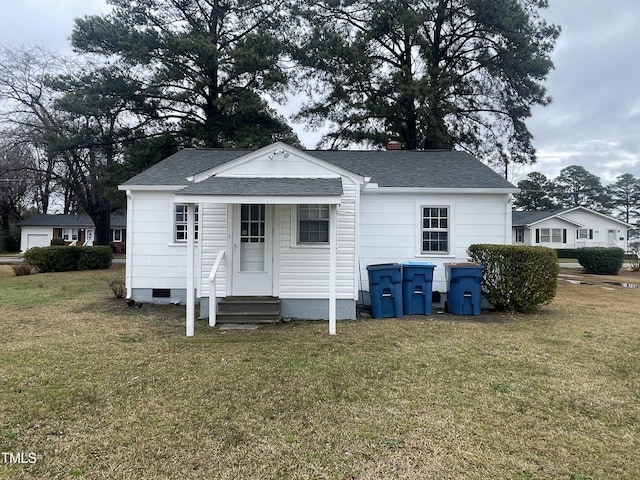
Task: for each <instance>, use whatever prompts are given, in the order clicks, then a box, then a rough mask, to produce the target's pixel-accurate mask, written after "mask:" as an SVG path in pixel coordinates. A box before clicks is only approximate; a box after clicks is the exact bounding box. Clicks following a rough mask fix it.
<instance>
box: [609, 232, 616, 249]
mask: <svg viewBox="0 0 640 480" xmlns="http://www.w3.org/2000/svg"><path fill="white" fill-rule="evenodd" d="M616 245H617V243H616V231H615V230H607V247H615V246H616Z"/></svg>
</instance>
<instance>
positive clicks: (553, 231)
mask: <svg viewBox="0 0 640 480" xmlns="http://www.w3.org/2000/svg"><path fill="white" fill-rule="evenodd" d="M560 242H562V229H561V228H541V229H540V243H560Z"/></svg>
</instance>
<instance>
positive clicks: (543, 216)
mask: <svg viewBox="0 0 640 480" xmlns="http://www.w3.org/2000/svg"><path fill="white" fill-rule="evenodd" d="M576 210H583V211H585V212H587V213H590V214H593V215H596V216H599V217H603V218H606V219H607V220H610V221H612V222H616V223H620V224H622V225H626V226H628V227H631V225H629V224H628V223H626V222H623V221H622V220H618V219H617V218H614V217H610V216H608V215H604V214H602V213H600V212H596V211H595V210H591V209H589V208H586V207H580V206H578V207H571V208H561V209H558V210H536V211H518V210H513V211H512V213H511V220H512V222H511V223H512V225H513V226H514V227H530V226H531V225H535V224H536V223H540V222H542V221H544V220H548V219H550V218H561V219H562V220H564V221H566V222H569V223H573V224H574V225H578V226H582V224H581V223H580V222H577V221H576V220H573V219H571V218H568V217H566V216H565V214H567V213H570V212H574V211H576Z"/></svg>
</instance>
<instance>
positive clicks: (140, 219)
mask: <svg viewBox="0 0 640 480" xmlns="http://www.w3.org/2000/svg"><path fill="white" fill-rule="evenodd" d="M132 197H133V203H134V205H135V208H134V210H133V212H132V232H131V233H130V234H131V242H130V244H128V245H127V263H130V264H131V272H132V274H131V288H138V289H140V288H142V289H149V288H171V289H184V288H185V285H186V280H185V279H186V271H187V246H186V243H181V244H176V243H174V242H173V236H174V219H173V214H172V212H173V211H174V205H173V193H172V192H132ZM196 263H197V265H200V263H199V251H198V248H197V247H196Z"/></svg>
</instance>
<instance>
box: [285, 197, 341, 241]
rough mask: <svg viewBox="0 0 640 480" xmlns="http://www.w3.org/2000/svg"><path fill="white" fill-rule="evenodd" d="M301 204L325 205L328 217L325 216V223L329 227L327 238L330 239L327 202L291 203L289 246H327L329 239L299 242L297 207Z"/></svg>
mask: <svg viewBox="0 0 640 480" xmlns="http://www.w3.org/2000/svg"><path fill="white" fill-rule="evenodd" d="M301 205H322V206H323V207H326V208H327V209H328V212H329V217H328V218H327V223H328V227H329V230H328V232H329V235H328V239H329V240H330V239H331V206H330V205H329V204H324V203H320V204H315V203H314V204H296V205H291V247H293V248H329V241H326V242H300V240H299V235H300V234H299V230H300V222H299V218H298V212H299V207H300V206H301Z"/></svg>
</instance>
